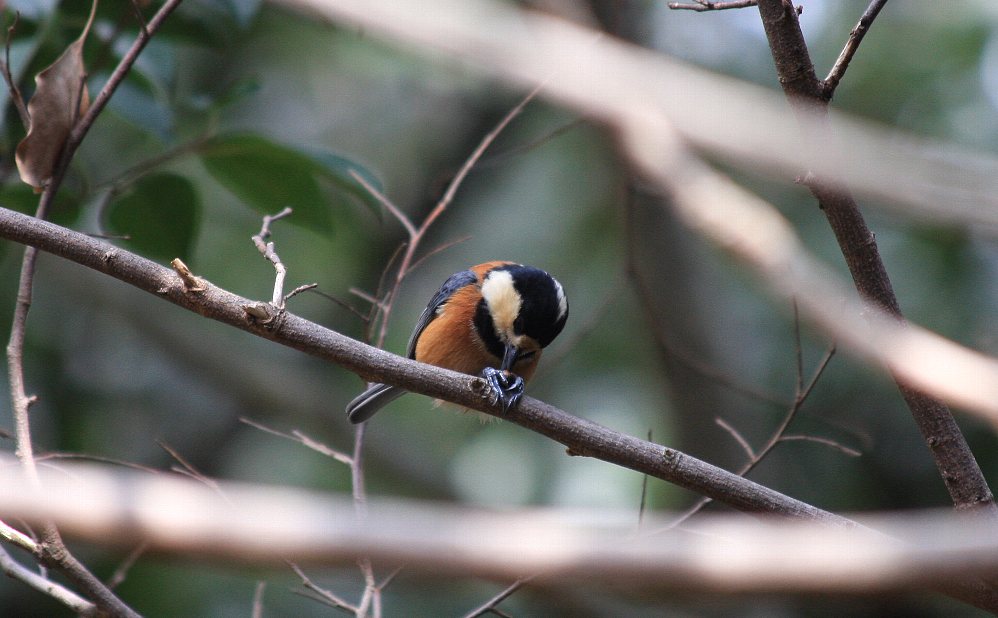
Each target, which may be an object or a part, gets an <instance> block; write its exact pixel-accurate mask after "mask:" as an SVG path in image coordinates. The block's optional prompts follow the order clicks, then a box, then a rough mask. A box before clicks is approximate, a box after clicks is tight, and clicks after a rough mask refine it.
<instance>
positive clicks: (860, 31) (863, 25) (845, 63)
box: [821, 0, 887, 101]
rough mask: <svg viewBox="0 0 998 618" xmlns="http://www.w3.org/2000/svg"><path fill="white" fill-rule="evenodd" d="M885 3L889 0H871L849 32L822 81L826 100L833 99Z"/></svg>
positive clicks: (823, 94)
mask: <svg viewBox="0 0 998 618" xmlns="http://www.w3.org/2000/svg"><path fill="white" fill-rule="evenodd" d="M885 4H887V0H873V1H872V2H870V6H868V7H866V10H865V11H863V15H862V16H861V17H860V18H859V23H857V24H856V27H855V28H853V29H852V31H851V32H850V33H849V38H848V39H847V40H846V44H845V47H843V48H842V51H841V52H840V53H839V57H838V58H836V59H835V64H834V65H832V69H831V71H829V72H828V76H827V77H825V79H824V80H823V81H822V82H821V91H822V96H823V97H824V98H825V100H826V101H829V100H831V98H832V95H833V94H835V88H836V87H838V85H839V82H840V81H842V76H843V75H845V72H846V69H848V68H849V63H850V62H852V57H853V56H855V55H856V50H858V49H859V44H860V43H862V42H863V37H865V36H866V33H867V32H869V31H870V26H872V25H873V20H875V19H876V18H877V15H879V14H880V10H881V9H883V8H884V5H885Z"/></svg>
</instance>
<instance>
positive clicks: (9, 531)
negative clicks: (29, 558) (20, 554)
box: [0, 521, 42, 556]
mask: <svg viewBox="0 0 998 618" xmlns="http://www.w3.org/2000/svg"><path fill="white" fill-rule="evenodd" d="M0 539H3V540H4V541H7V542H8V543H12V544H14V545H17V546H18V547H20V548H21V549H24V550H27V551H29V552H31V553H32V554H34V555H36V556H38V555H41V551H42V550H41V547H39V545H38V542H37V541H35V539H33V538H31V537H30V536H28V535H27V534H24V533H23V532H21V531H20V530H18V529H17V528H14V527H13V526H11V525H10V524H8V523H7V522H4V521H0Z"/></svg>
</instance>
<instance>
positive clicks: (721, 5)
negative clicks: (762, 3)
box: [669, 0, 756, 13]
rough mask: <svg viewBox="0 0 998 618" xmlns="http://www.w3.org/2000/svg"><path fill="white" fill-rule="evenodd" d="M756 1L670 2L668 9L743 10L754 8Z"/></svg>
mask: <svg viewBox="0 0 998 618" xmlns="http://www.w3.org/2000/svg"><path fill="white" fill-rule="evenodd" d="M755 5H756V0H731V1H730V2H708V1H707V0H695V1H694V2H670V3H669V8H670V9H674V10H676V9H681V10H687V11H696V12H698V13H699V12H702V11H723V10H725V9H744V8H747V7H750V6H755Z"/></svg>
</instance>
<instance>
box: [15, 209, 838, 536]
mask: <svg viewBox="0 0 998 618" xmlns="http://www.w3.org/2000/svg"><path fill="white" fill-rule="evenodd" d="M0 237H5V238H9V239H12V240H16V241H18V242H23V243H27V244H32V245H34V246H37V247H38V248H39V249H41V250H44V251H49V252H51V253H54V254H56V255H59V256H61V257H64V258H66V259H69V260H71V261H74V262H77V263H79V264H82V265H84V266H87V267H89V268H93V269H95V270H97V271H99V272H103V273H105V274H107V275H110V276H112V277H114V278H116V279H119V280H121V281H124V282H125V283H128V284H131V285H133V286H136V287H138V288H140V289H142V290H145V291H147V292H149V293H151V294H153V295H155V296H157V297H159V298H161V299H163V300H166V301H169V302H172V303H174V304H176V305H178V306H180V307H183V308H185V309H187V310H190V311H193V312H195V313H198V314H200V315H202V316H204V317H207V318H211V319H213V320H217V321H220V322H223V323H225V324H228V325H230V326H234V327H236V328H239V329H241V330H244V331H246V332H249V333H251V334H254V335H257V336H260V337H263V338H265V339H269V340H271V341H274V342H276V343H280V344H281V345H285V346H288V347H291V348H294V349H297V350H300V351H302V352H305V353H307V354H310V355H313V356H316V357H318V358H322V359H324V360H328V361H330V362H333V363H336V364H338V365H340V366H341V367H343V368H344V369H347V370H348V371H352V372H354V373H356V374H358V375H360V376H361V377H364V378H366V379H368V380H371V381H377V382H385V383H388V384H394V385H397V386H401V387H402V388H404V389H406V390H408V391H411V392H414V393H420V394H423V395H427V396H430V397H433V398H437V399H444V400H446V401H450V402H452V403H456V404H458V405H460V406H464V407H467V408H471V409H474V410H479V411H481V412H486V413H489V414H499V413H500V411H499V410H498V409H497V408H495V407H492V406H490V405H489V403H488V401H487V388H486V385H485V382H484V381H483V380H482V379H481V378H477V377H474V376H468V375H465V374H460V373H456V372H453V371H448V370H446V369H441V368H439V367H433V366H430V365H426V364H423V363H417V362H416V361H412V360H409V359H407V358H403V357H401V356H397V355H395V354H391V353H389V352H385V351H384V350H380V349H378V348H374V347H372V346H368V345H366V344H363V343H361V342H359V341H356V340H353V339H351V338H349V337H346V336H344V335H341V334H340V333H337V332H335V331H332V330H329V329H327V328H324V327H322V326H319V325H318V324H314V323H312V322H309V321H308V320H305V319H303V318H300V317H298V316H296V315H294V314H292V313H290V312H289V313H287V315H286V316H285V318H284V319H283V320H282V321H281V322H280V323H279V324H278V325H276V326H274V325H273V324H271V325H264V324H260V323H259V322H257V321H256V320H253V319H252V318H250V317H249V316H248V314H247V313H246V311H245V307H247V306H252V305H255V304H256V302H255V301H252V300H249V299H247V298H243V297H241V296H237V295H235V294H232V293H230V292H228V291H226V290H223V289H221V288H218V287H216V286H214V285H212V284H211V283H209V282H204V289H202V290H200V291H191V290H189V289H187V288H186V287H185V284H184V282H183V281H182V280H181V279H180V277H179V275H177V274H176V273H175V272H174V271H172V270H171V269H169V268H166V267H164V266H161V265H159V264H156V263H155V262H152V261H151V260H147V259H145V258H143V257H140V256H138V255H135V254H133V253H130V252H128V251H125V250H123V249H119V248H117V247H113V246H111V245H109V244H107V243H106V242H104V241H102V240H100V239H97V238H92V237H89V236H86V235H84V234H80V233H78V232H74V231H72V230H68V229H66V228H63V227H60V226H58V225H55V224H53V223H49V222H47V221H40V220H38V219H35V218H34V217H30V216H27V215H23V214H21V213H17V212H14V211H10V210H7V209H3V208H0ZM505 418H506V420H508V421H510V422H513V423H516V424H518V425H521V426H523V427H526V428H527V429H530V430H532V431H535V432H537V433H540V434H542V435H545V436H547V437H549V438H551V439H553V440H556V441H558V442H560V443H561V444H563V445H565V446H566V447H568V449H569V450H570V451H571V452H572V453H573V454H575V455H584V456H588V457H595V458H598V459H602V460H604V461H608V462H611V463H615V464H617V465H620V466H623V467H626V468H630V469H632V470H635V471H638V472H643V473H646V474H648V475H649V476H653V477H656V478H659V479H662V480H665V481H668V482H670V483H675V484H677V485H679V486H680V487H684V488H686V489H689V490H691V491H694V492H697V493H701V494H704V495H708V496H710V497H713V498H714V499H716V500H718V501H719V502H722V503H724V504H728V505H729V506H732V507H734V508H736V509H740V510H744V511H750V512H768V513H774V514H781V515H786V516H791V517H803V518H810V519H817V520H821V521H826V522H834V523H839V524H843V525H848V522H847V520H844V519H843V518H841V517H839V516H837V515H833V514H831V513H828V512H827V511H823V510H821V509H818V508H816V507H814V506H811V505H809V504H806V503H803V502H801V501H799V500H795V499H793V498H790V497H789V496H785V495H783V494H781V493H779V492H777V491H774V490H772V489H769V488H767V487H764V486H762V485H759V484H757V483H754V482H752V481H748V480H745V479H743V478H740V477H738V476H737V475H734V474H732V473H730V472H727V471H726V470H723V469H721V468H718V467H716V466H713V465H711V464H708V463H706V462H703V461H700V460H698V459H696V458H694V457H691V456H689V455H686V454H685V453H682V452H680V451H677V450H675V449H672V448H668V447H664V446H662V445H658V444H653V443H651V442H648V441H645V440H641V439H638V438H635V437H632V436H628V435H626V434H622V433H619V432H617V431H614V430H611V429H609V428H607V427H604V426H602V425H599V424H597V423H593V422H591V421H588V420H586V419H583V418H579V417H576V416H572V415H571V414H568V413H567V412H565V411H563V410H560V409H558V408H555V407H554V406H550V405H548V404H545V403H543V402H541V401H538V400H536V399H532V398H530V397H527V398H525V399H524V400H523V401H522V402H521V404H520V405H519V407H518V408H517V409H516V410H514V411H511V412H509V413H508V414H507V415H506V416H505Z"/></svg>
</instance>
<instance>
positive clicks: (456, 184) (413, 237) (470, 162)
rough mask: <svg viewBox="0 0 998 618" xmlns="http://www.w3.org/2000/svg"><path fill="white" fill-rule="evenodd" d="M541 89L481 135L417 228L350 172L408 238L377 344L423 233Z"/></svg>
mask: <svg viewBox="0 0 998 618" xmlns="http://www.w3.org/2000/svg"><path fill="white" fill-rule="evenodd" d="M540 90H541V86H537V87H536V88H534V89H533V90H532V91H531V92H530V93H529V94H527V96H525V97H524V98H523V99H522V100H521V101H520V102H519V103H518V104H517V105H516V106H514V107H513V109H511V110H510V111H509V112H508V113H506V115H505V116H503V118H502V120H500V121H499V123H498V124H497V125H496V126H495V127H494V128H493V129H492V130H491V131H489V132H488V133H487V134H486V135H485V137H483V138H482V140H481V141H480V142H479V143H478V146H477V147H476V148H475V149H474V150H473V151H472V153H471V154H470V155H469V156H468V158H467V159H465V161H464V163H463V164H462V165H461V168H460V169H459V170H458V172H457V174H456V175H455V176H454V178H453V180H451V182H450V184H449V185H448V186H447V189H446V190H445V191H444V194H443V196H442V197H441V198H440V200H439V201H438V202H437V204H436V206H434V208H433V210H431V211H430V212H429V214H427V215H426V218H425V219H423V222H422V223H421V224H420V225H419V227H416V225H415V224H413V222H412V221H411V220H410V219H409V217H407V216H406V215H405V213H403V212H402V211H401V210H400V209H399V208H398V207H396V206H394V205H393V204H392V203H391V200H389V199H387V197H385V196H384V195H382V194H381V193H380V192H378V191H376V190H374V191H372V189H374V188H373V187H371V186H370V184H369V183H366V182H364V181H363V179H362V178H361V176H360V174H356V173H353V177H354V178H355V179H356V180H357V181H358V182H361V184H363V185H364V187H365V188H366V189H367V190H368V191H371V192H372V193H371V194H372V195H374V196H375V197H376V198H377V199H378V201H379V202H381V203H382V204H383V205H385V208H387V209H388V211H389V212H390V213H392V215H393V216H395V218H396V219H398V220H399V223H401V224H402V227H404V228H405V230H406V233H407V234H408V236H409V241H408V243H407V245H406V247H405V253H404V254H403V255H402V261H401V263H400V264H399V267H398V270H397V271H396V273H395V280H394V282H393V284H392V287H391V289H390V290H389V291H388V292H387V293H386V294H385V297H384V299H383V300H382V303H381V328H380V331H379V333H378V336H377V338H376V339H375V342H376V345H378V346H379V347H380V346H381V344H382V343H383V342H384V340H385V337H386V335H387V332H388V323H389V318H390V316H391V310H392V305H393V304H394V300H395V298H396V297H397V296H398V292H399V288H401V286H402V282H403V281H404V280H405V278H406V276H407V275H408V274H409V272H410V271H411V267H412V263H413V258H414V256H415V254H416V251H417V249H418V248H419V244H420V242H421V241H422V239H423V237H424V236H425V235H426V232H427V231H428V230H429V229H430V227H432V226H433V223H434V222H435V221H436V220H437V219H438V218H439V217H440V215H442V214H443V213H444V211H446V210H447V207H448V206H450V203H451V202H452V201H453V200H454V196H455V195H456V194H457V190H458V189H459V188H460V187H461V185H462V184H463V183H464V179H465V178H466V177H467V176H468V174H469V173H470V172H471V170H472V168H474V167H475V164H476V163H478V161H479V159H481V157H482V155H483V154H484V153H485V151H486V150H487V149H488V147H489V146H491V145H492V142H494V141H495V139H496V138H497V137H499V134H500V133H502V132H503V130H505V129H506V127H507V126H508V125H509V123H510V122H512V121H513V119H514V118H516V117H517V116H519V115H520V113H521V112H522V111H523V108H524V107H526V105H527V104H528V103H530V101H532V100H533V99H534V97H536V96H537V94H538V93H539V92H540Z"/></svg>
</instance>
